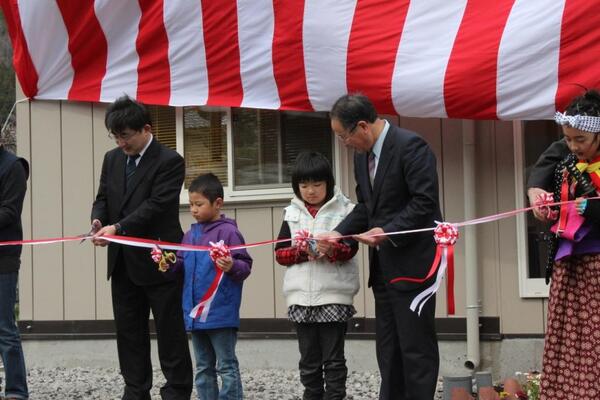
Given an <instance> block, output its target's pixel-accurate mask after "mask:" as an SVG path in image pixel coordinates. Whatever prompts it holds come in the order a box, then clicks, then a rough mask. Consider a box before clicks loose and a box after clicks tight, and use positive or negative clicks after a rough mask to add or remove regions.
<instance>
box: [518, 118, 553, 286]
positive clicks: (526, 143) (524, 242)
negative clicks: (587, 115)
mask: <svg viewBox="0 0 600 400" xmlns="http://www.w3.org/2000/svg"><path fill="white" fill-rule="evenodd" d="M514 132H515V174H516V184H517V188H516V193H517V207H518V208H521V207H527V206H528V205H529V203H528V200H527V197H526V193H525V192H526V190H525V188H526V183H527V178H528V177H529V172H530V171H531V168H532V167H533V165H534V164H535V162H536V161H537V159H538V158H539V156H540V155H541V154H542V153H543V152H544V150H545V149H546V148H547V147H548V146H549V145H550V144H551V143H552V142H554V141H555V140H557V139H560V138H561V136H562V133H561V130H560V127H558V126H557V125H556V124H555V123H554V121H521V122H516V121H515V124H514ZM549 228H550V227H549V226H548V224H545V223H541V222H540V221H538V220H537V219H535V218H534V217H533V214H532V213H527V214H519V215H518V216H517V229H518V232H517V234H518V238H517V242H518V252H519V254H518V259H519V288H520V294H521V297H547V296H548V286H547V285H546V282H545V274H546V272H545V269H546V262H547V257H548V250H547V244H546V242H545V241H544V240H543V238H542V235H543V233H544V232H548V231H549Z"/></svg>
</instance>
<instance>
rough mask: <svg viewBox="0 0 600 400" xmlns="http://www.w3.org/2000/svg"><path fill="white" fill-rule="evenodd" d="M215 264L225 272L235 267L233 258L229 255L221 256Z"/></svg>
mask: <svg viewBox="0 0 600 400" xmlns="http://www.w3.org/2000/svg"><path fill="white" fill-rule="evenodd" d="M215 264H216V265H217V267H218V268H220V269H222V270H223V272H229V271H231V268H233V258H231V256H229V257H219V258H217V259H216V260H215Z"/></svg>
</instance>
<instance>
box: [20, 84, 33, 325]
mask: <svg viewBox="0 0 600 400" xmlns="http://www.w3.org/2000/svg"><path fill="white" fill-rule="evenodd" d="M16 96H17V99H22V98H23V97H24V95H23V92H22V91H21V87H20V86H19V84H18V82H17V95H16ZM29 108H30V103H29V102H23V103H19V104H17V107H16V118H17V154H18V155H19V156H20V157H24V158H25V159H27V161H29V166H30V170H31V169H32V168H33V165H32V162H31V126H30V123H29V122H30V120H29V112H30V111H29ZM31 199H32V196H31V179H29V181H28V183H27V193H26V194H25V200H24V201H23V213H22V216H21V222H22V224H23V238H24V239H31V238H32V236H31V229H32V219H31ZM32 258H33V248H32V247H31V246H23V252H22V253H21V269H20V270H19V319H22V320H31V319H32V318H33V263H32Z"/></svg>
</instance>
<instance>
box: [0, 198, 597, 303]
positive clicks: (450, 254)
mask: <svg viewBox="0 0 600 400" xmlns="http://www.w3.org/2000/svg"><path fill="white" fill-rule="evenodd" d="M598 199H600V196H596V197H589V198H588V199H587V200H588V201H591V200H598ZM574 202H575V200H568V201H566V200H563V201H558V202H552V198H551V195H546V196H543V197H540V198H539V201H536V202H535V204H534V205H533V206H531V207H525V208H519V209H516V210H510V211H505V212H502V213H498V214H493V215H488V216H485V217H481V218H476V219H471V220H468V221H462V222H457V223H439V224H438V226H437V227H434V228H421V229H411V230H405V231H397V232H385V233H381V234H372V235H369V236H372V237H376V236H394V235H408V234H411V233H417V232H428V231H438V230H439V231H440V232H442V233H440V235H438V236H436V242H437V243H438V246H437V249H436V255H435V259H434V262H433V264H432V267H431V269H430V271H429V273H428V274H427V276H426V277H424V278H413V277H398V278H394V279H392V280H391V282H392V283H393V282H398V281H401V280H403V281H407V282H419V283H422V282H425V281H426V280H428V279H429V278H431V277H432V276H433V274H434V273H435V272H436V271H437V272H438V277H437V278H436V282H435V283H434V285H432V286H430V287H429V288H428V289H426V291H427V290H429V292H427V293H426V294H419V295H418V296H417V298H415V301H416V303H417V304H416V305H415V306H414V310H416V308H417V306H418V305H420V307H419V312H420V311H421V310H422V308H423V305H424V304H425V302H426V301H427V300H428V299H429V298H430V297H431V296H432V295H433V293H435V291H437V289H438V288H439V286H440V282H441V276H443V274H444V271H445V269H446V268H447V269H448V296H449V300H448V314H453V313H454V289H453V280H454V246H453V244H454V242H455V241H456V237H458V233H456V237H455V238H454V239H453V240H452V239H451V238H452V237H453V236H454V234H453V233H449V232H451V230H450V231H449V229H450V228H448V227H452V229H454V231H456V228H458V227H461V226H468V225H479V224H483V223H487V222H493V221H498V220H501V219H504V218H509V217H513V216H515V215H518V214H521V213H524V212H528V211H531V210H533V209H534V208H538V207H543V208H548V210H549V211H551V209H550V207H552V206H563V205H565V204H570V203H574ZM552 215H553V214H552V213H550V212H549V216H552ZM440 226H444V227H446V228H440ZM444 232H445V233H444ZM304 236H307V238H306V239H304V240H305V241H308V239H309V238H310V233H308V235H304ZM352 236H353V235H346V236H341V237H339V236H338V237H332V238H319V240H327V239H336V240H339V239H343V238H351V237H352ZM92 237H93V236H92V235H90V236H84V235H79V236H67V237H59V238H47V239H31V240H12V241H5V242H0V246H15V245H30V246H35V245H42V244H52V243H66V242H74V241H81V240H82V239H91V238H92ZM102 239H104V240H107V241H109V242H114V243H120V244H124V245H127V246H135V247H146V248H149V249H152V248H154V247H155V246H160V248H162V249H168V250H183V251H209V252H210V251H213V252H214V254H219V253H220V252H221V251H223V249H222V248H221V249H220V250H214V249H215V246H217V245H214V244H212V243H211V244H212V246H198V245H190V244H180V243H171V242H163V241H158V240H152V239H145V238H138V237H130V236H127V237H125V236H112V235H105V236H102ZM290 240H291V239H275V240H264V241H261V242H255V243H246V244H241V245H236V246H230V247H226V246H225V248H226V250H227V251H229V250H239V249H248V248H252V247H259V246H265V245H273V244H276V243H283V242H289V241H290ZM294 240H297V238H294ZM438 240H439V241H438ZM438 265H439V266H440V268H436V267H437V266H438ZM441 270H443V271H441ZM440 271H441V272H440ZM222 272H223V271H222V270H221V269H219V268H217V275H218V276H216V277H215V280H214V281H213V284H211V288H212V287H213V286H214V289H213V291H212V295H213V297H214V293H215V292H216V289H217V288H218V286H219V284H220V282H221V279H222ZM209 292H210V288H209ZM207 294H208V293H207ZM209 300H210V301H212V299H211V298H210V296H208V297H207V298H206V299H205V298H204V297H203V300H202V301H201V302H200V304H198V306H196V307H195V308H194V310H196V312H197V313H202V312H203V311H204V309H203V308H201V307H205V305H206V304H207V302H208V301H209ZM203 302H204V303H203ZM411 309H413V307H412V306H411ZM198 310H199V311H198ZM206 313H208V311H206Z"/></svg>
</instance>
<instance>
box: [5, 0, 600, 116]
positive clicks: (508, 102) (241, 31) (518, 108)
mask: <svg viewBox="0 0 600 400" xmlns="http://www.w3.org/2000/svg"><path fill="white" fill-rule="evenodd" d="M0 5H1V6H2V10H3V12H4V16H5V18H6V20H7V23H8V27H9V32H10V36H11V40H12V43H13V48H14V64H15V68H16V72H17V76H18V78H19V82H20V84H21V86H22V88H23V90H24V92H25V94H26V95H27V96H28V97H30V98H36V99H67V100H80V101H101V102H110V101H113V100H114V99H115V98H116V97H118V96H120V95H122V94H124V93H127V94H129V95H131V96H133V97H135V98H137V99H138V100H140V101H142V102H146V103H149V104H165V105H166V104H169V105H174V106H182V105H204V104H207V105H219V106H232V107H239V106H242V107H256V108H269V109H286V110H307V111H310V110H328V109H329V108H330V107H331V105H332V103H333V102H334V101H335V99H336V98H337V97H339V96H340V95H342V94H344V93H347V92H357V91H358V92H362V93H364V94H366V95H368V96H369V97H371V98H372V99H373V100H374V102H375V104H376V107H377V109H378V111H379V112H380V113H390V114H393V113H398V114H400V115H406V116H417V117H450V118H472V119H496V118H499V119H538V118H549V117H551V116H552V115H553V113H554V111H555V110H556V109H562V108H563V107H564V106H565V105H566V103H567V102H568V101H569V100H570V99H571V98H572V97H573V96H575V95H577V94H580V93H581V91H582V89H581V88H580V87H578V86H577V85H576V84H579V85H583V86H586V87H598V86H600V1H599V0H412V1H409V0H237V1H236V0H193V1H192V0H139V1H132V0H96V1H94V0H76V1H74V0H56V1H51V0H43V1H42V0H0Z"/></svg>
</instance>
